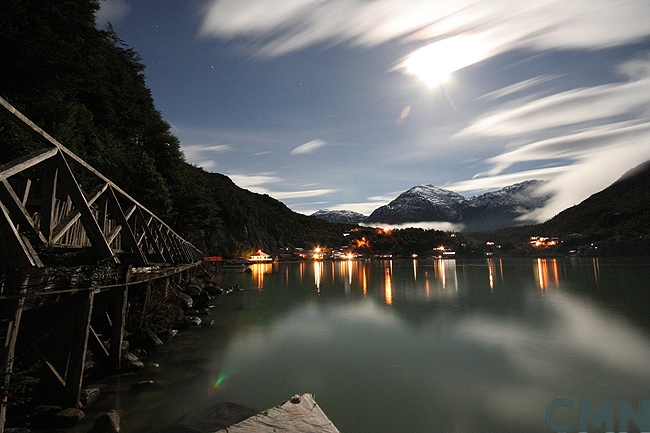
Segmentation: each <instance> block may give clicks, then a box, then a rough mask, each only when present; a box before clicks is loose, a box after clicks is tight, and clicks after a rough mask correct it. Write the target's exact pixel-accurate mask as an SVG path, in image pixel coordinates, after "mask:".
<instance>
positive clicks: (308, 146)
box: [291, 138, 327, 155]
mask: <svg viewBox="0 0 650 433" xmlns="http://www.w3.org/2000/svg"><path fill="white" fill-rule="evenodd" d="M326 144H327V142H326V141H323V140H320V139H318V138H317V139H316V140H311V141H310V142H307V143H305V144H301V145H300V146H298V147H296V148H295V149H293V150H292V151H291V154H292V155H303V154H305V153H311V152H313V151H315V150H316V149H319V148H321V147H323V146H325V145H326Z"/></svg>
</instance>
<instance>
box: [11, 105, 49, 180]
mask: <svg viewBox="0 0 650 433" xmlns="http://www.w3.org/2000/svg"><path fill="white" fill-rule="evenodd" d="M0 99H2V98H0ZM57 153H59V150H58V149H57V148H53V149H41V150H37V151H35V152H32V153H30V154H28V155H25V156H23V157H21V158H17V159H14V160H13V161H11V162H8V163H6V164H3V165H0V179H8V178H10V177H11V176H13V175H14V174H17V173H20V172H21V171H23V170H27V169H28V168H30V167H33V166H35V165H37V164H40V163H41V162H43V161H46V160H48V159H49V158H51V157H53V156H54V155H56V154H57Z"/></svg>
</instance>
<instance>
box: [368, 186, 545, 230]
mask: <svg viewBox="0 0 650 433" xmlns="http://www.w3.org/2000/svg"><path fill="white" fill-rule="evenodd" d="M542 184H543V182H541V181H537V180H531V181H526V182H521V183H518V184H515V185H510V186H507V187H505V188H502V189H500V190H498V191H493V192H488V193H485V194H481V195H478V196H475V197H471V198H469V199H466V198H465V197H463V196H461V195H460V194H457V193H455V192H453V191H449V190H446V189H443V188H438V187H436V186H433V185H419V186H416V187H413V188H411V189H409V190H408V191H405V192H403V193H402V194H400V195H399V196H398V197H397V198H396V199H395V200H393V201H391V202H390V203H389V204H387V205H385V206H381V207H379V208H377V209H375V211H374V212H373V213H372V214H370V216H369V217H368V218H367V219H366V222H367V223H385V224H403V223H409V222H428V221H446V222H452V223H462V224H463V226H464V230H471V231H475V230H495V229H499V228H504V227H510V226H513V225H519V224H520V223H519V222H518V221H517V218H518V217H519V216H521V215H522V214H525V213H527V212H530V211H532V210H534V209H537V208H539V207H542V206H543V205H544V204H545V203H546V201H547V200H548V199H549V198H550V196H548V195H547V196H541V197H539V196H537V194H536V191H537V189H538V188H539V187H540V186H541V185H542Z"/></svg>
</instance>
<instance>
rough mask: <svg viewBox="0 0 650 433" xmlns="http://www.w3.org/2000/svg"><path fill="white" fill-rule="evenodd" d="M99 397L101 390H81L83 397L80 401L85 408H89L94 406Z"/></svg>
mask: <svg viewBox="0 0 650 433" xmlns="http://www.w3.org/2000/svg"><path fill="white" fill-rule="evenodd" d="M98 396H99V388H84V389H82V390H81V396H80V397H79V401H81V403H82V404H83V405H84V406H88V405H90V404H92V403H93V402H94V401H95V400H96V399H97V397H98Z"/></svg>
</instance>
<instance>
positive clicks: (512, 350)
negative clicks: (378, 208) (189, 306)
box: [79, 258, 650, 433]
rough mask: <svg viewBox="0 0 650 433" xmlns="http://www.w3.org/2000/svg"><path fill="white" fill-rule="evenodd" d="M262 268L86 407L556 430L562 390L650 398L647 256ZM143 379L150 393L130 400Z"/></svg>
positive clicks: (152, 414) (460, 428) (146, 420)
mask: <svg viewBox="0 0 650 433" xmlns="http://www.w3.org/2000/svg"><path fill="white" fill-rule="evenodd" d="M252 268H253V274H252V275H223V276H222V279H221V281H219V284H220V285H222V287H230V286H234V285H240V286H241V287H242V288H243V289H244V290H243V291H240V292H233V293H231V294H229V295H227V296H221V297H219V298H216V299H215V300H214V302H215V304H216V307H215V309H214V310H213V311H212V314H211V315H210V316H207V317H203V318H204V320H214V321H215V325H214V326H213V327H206V328H199V329H190V330H186V331H183V332H182V333H181V334H180V335H179V337H177V338H176V340H175V341H172V342H169V343H167V344H166V345H165V346H163V347H161V348H160V350H159V351H158V352H157V353H156V354H154V355H153V361H156V362H159V363H160V365H161V366H160V368H158V369H147V370H145V371H142V372H139V373H138V374H136V375H124V376H121V377H119V378H113V379H111V380H108V381H107V382H106V383H104V384H102V396H103V397H102V400H101V401H100V402H98V404H96V405H95V406H94V408H93V409H92V410H93V411H100V410H105V409H108V408H112V407H114V408H117V409H118V410H119V412H120V414H121V415H122V427H123V431H125V432H126V433H134V432H151V431H154V430H156V429H161V428H163V427H165V426H166V425H169V424H171V423H172V422H173V421H175V420H177V419H178V418H179V417H180V416H182V415H183V414H184V413H186V412H189V411H191V410H194V409H200V408H203V407H206V406H208V405H210V404H212V403H216V402H219V401H235V402H239V403H242V404H246V405H249V406H253V407H256V408H259V409H266V408H269V407H272V406H275V405H276V404H279V403H281V402H283V401H285V400H287V399H289V398H290V397H291V396H292V395H294V394H297V393H305V392H308V393H311V394H314V395H315V397H316V401H317V402H318V403H319V405H320V406H321V407H322V408H323V410H324V411H325V413H326V414H327V415H328V416H329V417H330V419H331V420H332V421H333V422H334V424H335V425H336V426H337V427H338V428H339V430H341V431H342V432H344V433H362V432H372V433H381V432H391V433H393V432H479V431H482V432H492V431H495V432H513V431H521V432H548V431H551V429H550V428H549V427H548V426H547V424H546V422H545V421H544V410H545V408H546V406H547V405H548V404H549V402H551V400H553V399H555V398H557V397H559V396H564V397H568V398H570V399H572V400H573V401H575V402H576V403H577V402H578V401H579V400H582V399H591V400H592V401H593V402H594V405H596V404H600V402H601V401H602V400H605V399H614V400H619V399H625V400H628V401H629V402H632V403H633V404H635V405H636V404H638V401H639V400H640V399H642V398H646V399H647V398H650V368H649V367H650V320H649V319H648V316H650V315H649V314H648V313H649V312H650V308H648V307H649V306H650V261H648V260H642V259H638V260H634V259H629V260H603V259H600V260H592V259H578V258H566V259H539V260H537V259H521V260H514V259H508V260H505V259H504V260H500V259H485V260H475V261H461V260H458V261H454V260H433V259H427V260H416V261H410V260H404V261H367V262H354V261H353V262H316V263H286V264H285V263H279V264H272V265H271V264H268V265H254V266H253V267H252ZM143 379H152V380H154V381H155V384H154V385H151V386H149V387H144V388H140V389H138V390H134V389H133V388H132V386H133V383H134V382H136V381H138V380H143ZM574 412H577V411H574ZM558 413H559V412H558ZM564 413H565V414H566V412H564ZM89 415H90V416H89V417H88V418H94V416H93V414H92V413H91V414H89ZM569 418H570V419H574V420H575V421H576V422H577V413H572V414H570V415H569ZM83 428H85V426H84V425H82V426H81V427H80V430H79V431H86V430H83Z"/></svg>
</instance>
